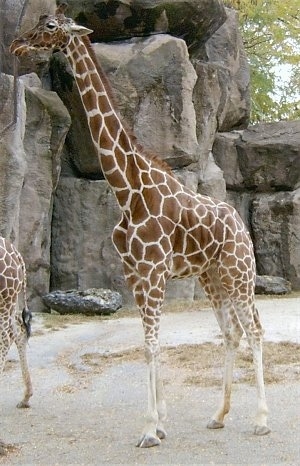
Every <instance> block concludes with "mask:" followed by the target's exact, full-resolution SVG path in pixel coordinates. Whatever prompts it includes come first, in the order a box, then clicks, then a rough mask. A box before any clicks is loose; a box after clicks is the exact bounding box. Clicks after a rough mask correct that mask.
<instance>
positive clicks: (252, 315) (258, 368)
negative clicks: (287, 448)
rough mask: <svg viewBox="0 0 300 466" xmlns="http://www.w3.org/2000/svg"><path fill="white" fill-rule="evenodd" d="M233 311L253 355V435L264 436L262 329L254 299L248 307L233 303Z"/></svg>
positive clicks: (264, 405)
mask: <svg viewBox="0 0 300 466" xmlns="http://www.w3.org/2000/svg"><path fill="white" fill-rule="evenodd" d="M235 309H236V312H237V315H238V316H239V319H240V322H241V324H242V326H243V328H244V330H245V333H246V335H247V339H248V343H249V345H250V347H251V349H252V353H253V363H254V370H255V378H256V389H257V412H256V415H255V427H254V433H255V434H256V435H266V434H269V433H270V432H271V429H270V428H269V427H268V425H267V416H268V407H267V402H266V394H265V385H264V375H263V358H262V336H263V329H262V326H261V323H260V319H259V314H258V311H257V309H256V307H255V303H254V297H253V299H252V302H251V303H250V305H249V304H248V303H247V304H246V303H243V302H241V301H240V300H237V301H236V302H235Z"/></svg>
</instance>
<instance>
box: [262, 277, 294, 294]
mask: <svg viewBox="0 0 300 466" xmlns="http://www.w3.org/2000/svg"><path fill="white" fill-rule="evenodd" d="M290 292H291V284H290V282H289V281H288V280H285V279H284V278H282V277H270V276H269V275H258V276H257V277H256V284H255V293H256V294H279V295H281V294H287V293H290Z"/></svg>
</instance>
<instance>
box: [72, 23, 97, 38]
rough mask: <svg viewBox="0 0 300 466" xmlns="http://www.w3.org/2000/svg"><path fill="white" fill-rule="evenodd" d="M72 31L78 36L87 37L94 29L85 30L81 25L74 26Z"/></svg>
mask: <svg viewBox="0 0 300 466" xmlns="http://www.w3.org/2000/svg"><path fill="white" fill-rule="evenodd" d="M71 31H72V32H74V33H75V34H77V35H78V36H87V35H88V34H91V33H92V32H93V30H92V29H88V28H85V27H84V26H80V25H79V24H72V26H71Z"/></svg>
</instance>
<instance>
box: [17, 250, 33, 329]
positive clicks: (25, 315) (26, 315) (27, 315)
mask: <svg viewBox="0 0 300 466" xmlns="http://www.w3.org/2000/svg"><path fill="white" fill-rule="evenodd" d="M19 258H20V262H21V267H22V271H23V283H22V290H23V297H24V308H23V311H22V320H23V324H24V327H25V330H26V334H27V338H29V337H30V335H31V321H32V313H31V311H30V309H28V306H27V294H26V288H27V277H26V266H25V262H24V259H23V257H22V256H21V254H20V253H19Z"/></svg>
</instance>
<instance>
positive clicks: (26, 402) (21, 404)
mask: <svg viewBox="0 0 300 466" xmlns="http://www.w3.org/2000/svg"><path fill="white" fill-rule="evenodd" d="M17 408H21V409H23V408H30V404H29V403H28V401H20V403H18V404H17Z"/></svg>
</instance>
